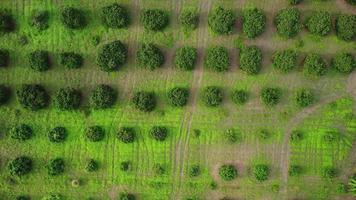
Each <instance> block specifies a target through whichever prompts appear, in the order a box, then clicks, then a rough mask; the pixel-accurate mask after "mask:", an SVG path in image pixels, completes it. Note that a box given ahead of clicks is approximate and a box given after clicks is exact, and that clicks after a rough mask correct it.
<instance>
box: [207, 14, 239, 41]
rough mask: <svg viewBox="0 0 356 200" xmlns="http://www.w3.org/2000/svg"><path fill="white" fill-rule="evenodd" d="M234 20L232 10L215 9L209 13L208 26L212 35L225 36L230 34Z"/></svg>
mask: <svg viewBox="0 0 356 200" xmlns="http://www.w3.org/2000/svg"><path fill="white" fill-rule="evenodd" d="M235 20H236V17H235V15H234V13H233V11H232V10H230V9H225V8H222V7H217V8H215V9H213V10H212V11H211V12H210V13H209V16H208V25H209V27H210V29H211V30H212V31H213V32H214V33H216V34H219V35H227V34H231V33H232V31H233V27H234V24H235Z"/></svg>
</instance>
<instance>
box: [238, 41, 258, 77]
mask: <svg viewBox="0 0 356 200" xmlns="http://www.w3.org/2000/svg"><path fill="white" fill-rule="evenodd" d="M261 68H262V51H261V50H260V49H259V48H258V47H257V46H250V47H245V48H243V49H242V50H241V52H240V69H241V70H242V71H244V72H245V73H247V74H248V75H256V74H258V72H259V71H260V70H261Z"/></svg>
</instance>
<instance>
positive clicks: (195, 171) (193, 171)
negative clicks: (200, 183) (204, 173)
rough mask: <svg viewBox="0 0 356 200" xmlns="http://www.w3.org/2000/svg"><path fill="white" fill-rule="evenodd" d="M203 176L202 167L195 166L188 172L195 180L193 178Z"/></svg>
mask: <svg viewBox="0 0 356 200" xmlns="http://www.w3.org/2000/svg"><path fill="white" fill-rule="evenodd" d="M200 174H201V170H200V166H199V165H197V164H195V165H192V166H190V167H189V170H188V175H189V177H191V178H193V177H197V176H199V175H200Z"/></svg>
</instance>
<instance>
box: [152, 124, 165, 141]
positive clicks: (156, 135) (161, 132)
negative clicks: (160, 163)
mask: <svg viewBox="0 0 356 200" xmlns="http://www.w3.org/2000/svg"><path fill="white" fill-rule="evenodd" d="M150 136H151V137H152V138H153V139H155V140H156V141H160V142H162V141H164V140H166V138H167V136H168V129H167V128H166V127H163V126H154V127H152V128H151V130H150Z"/></svg>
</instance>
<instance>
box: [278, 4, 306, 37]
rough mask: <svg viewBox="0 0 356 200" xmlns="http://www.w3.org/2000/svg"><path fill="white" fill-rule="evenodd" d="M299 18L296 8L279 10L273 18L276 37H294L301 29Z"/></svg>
mask: <svg viewBox="0 0 356 200" xmlns="http://www.w3.org/2000/svg"><path fill="white" fill-rule="evenodd" d="M300 18H301V17H300V11H299V10H298V9H296V8H285V9H282V10H280V11H279V12H278V13H277V15H276V17H275V18H274V24H275V26H276V28H277V33H278V35H280V36H281V37H284V38H293V37H295V36H296V35H297V34H298V33H299V31H300V28H301V25H300Z"/></svg>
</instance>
